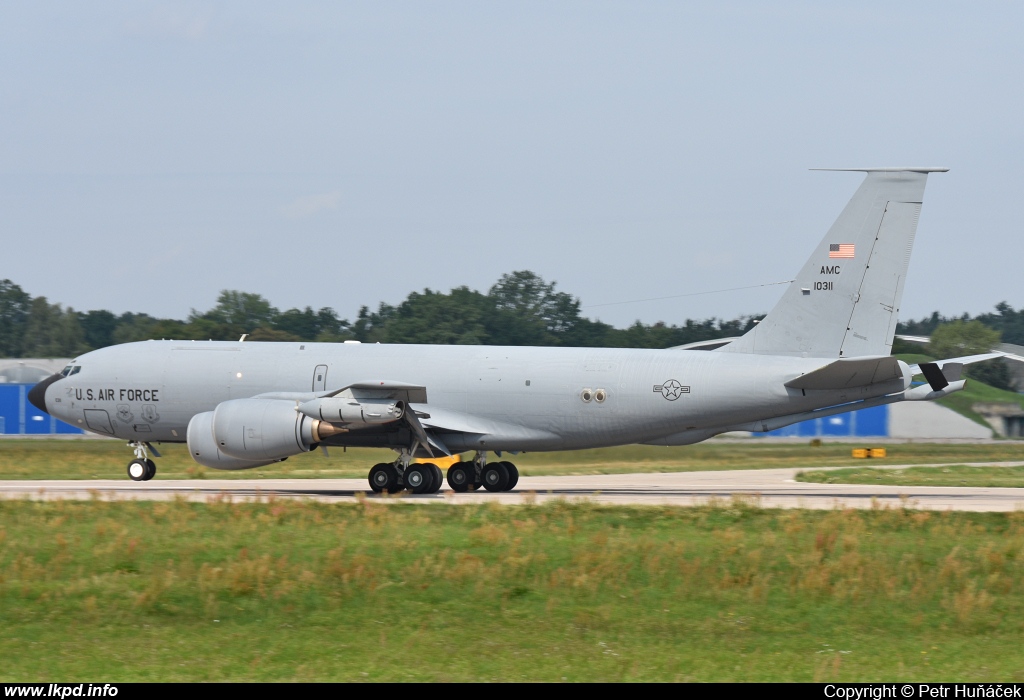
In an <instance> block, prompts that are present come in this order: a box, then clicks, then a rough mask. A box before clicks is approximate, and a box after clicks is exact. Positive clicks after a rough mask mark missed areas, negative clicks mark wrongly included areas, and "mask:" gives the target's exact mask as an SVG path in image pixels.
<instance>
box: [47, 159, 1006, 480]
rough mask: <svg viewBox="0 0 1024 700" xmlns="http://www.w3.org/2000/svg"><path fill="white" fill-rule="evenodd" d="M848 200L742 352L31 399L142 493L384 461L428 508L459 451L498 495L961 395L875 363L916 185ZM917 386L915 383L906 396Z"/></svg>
mask: <svg viewBox="0 0 1024 700" xmlns="http://www.w3.org/2000/svg"><path fill="white" fill-rule="evenodd" d="M848 170H857V171H863V172H866V173H867V175H866V177H865V179H864V181H863V183H862V184H861V186H860V188H859V189H858V190H857V192H856V193H855V194H854V195H853V198H852V199H851V200H850V202H849V203H848V204H847V206H846V208H845V209H844V210H843V212H842V213H841V214H840V215H839V218H838V219H837V220H836V222H835V224H833V226H832V228H830V229H829V231H828V233H827V234H826V235H825V238H824V239H822V241H821V242H820V243H819V244H818V245H817V247H816V248H815V249H814V252H813V253H812V254H811V257H810V258H809V259H808V261H807V262H806V264H805V265H804V266H803V269H801V270H800V273H799V274H798V275H797V277H796V279H795V280H794V281H793V282H792V283H791V285H790V286H789V287H788V289H787V291H786V292H785V293H784V295H783V297H782V299H781V300H780V301H779V302H778V304H777V305H776V306H775V307H774V308H773V309H772V311H771V313H769V314H768V315H767V316H766V317H765V318H764V319H762V320H761V322H760V323H759V324H758V325H756V326H755V327H754V328H753V329H752V330H750V331H749V332H748V333H746V334H745V335H743V336H742V337H739V338H735V339H731V340H722V341H717V342H715V343H710V344H704V345H703V347H702V348H699V349H695V348H689V347H685V346H684V347H683V348H669V349H665V350H633V349H611V348H560V347H487V346H435V345H381V344H360V343H357V342H353V341H348V342H345V343H257V342H243V341H244V337H243V339H242V341H240V342H214V341H209V342H197V341H145V342H139V343H127V344H124V345H117V346H113V347H108V348H103V349H100V350H95V351H93V352H90V353H87V354H85V355H82V356H81V357H78V358H76V359H74V360H72V362H71V364H69V365H68V366H67V367H66V368H65V369H64V371H62V372H61V373H60V374H56V375H54V376H52V377H50V378H48V379H46V380H45V381H43V382H41V383H39V384H38V385H36V386H35V387H34V388H33V389H32V391H31V392H30V393H29V399H30V400H31V401H32V403H33V404H35V405H36V406H37V407H39V408H40V409H41V410H44V411H47V412H48V413H50V414H52V415H54V416H56V417H58V418H60V419H61V420H63V421H66V422H68V423H71V424H72V425H77V426H80V427H82V428H84V429H86V430H89V431H92V432H94V433H98V434H100V435H108V436H112V437H116V438H121V439H127V440H128V441H129V446H131V447H134V449H135V456H136V458H135V459H134V460H133V461H132V462H131V463H130V464H129V465H128V476H129V477H130V478H132V479H133V480H136V481H145V480H148V479H151V478H153V476H154V474H155V473H156V466H155V463H154V462H153V460H152V459H150V458H149V452H150V451H152V452H153V454H154V455H155V456H157V457H159V453H158V452H157V450H156V449H154V448H153V446H152V443H159V442H187V443H188V449H189V453H190V454H191V455H192V458H193V459H194V460H195V461H196V462H198V463H199V464H202V465H204V466H207V467H213V468H215V469H231V470H234V469H250V468H253V467H259V466H263V465H266V464H271V463H273V462H279V461H282V460H284V459H287V458H289V457H291V456H294V455H298V454H301V453H303V452H310V451H312V450H314V449H315V448H316V447H317V446H335V445H337V446H361V447H385V448H390V449H392V450H394V451H395V452H397V453H398V458H397V459H396V460H395V461H394V462H382V463H380V464H377V465H375V466H374V467H373V468H372V469H371V470H370V473H369V482H370V487H371V488H372V489H373V491H375V492H382V491H385V492H396V491H400V490H406V489H407V490H410V491H412V492H414V493H431V492H436V491H437V490H438V489H440V488H441V486H442V484H443V477H442V474H441V470H440V469H438V468H437V467H435V466H433V465H431V464H423V463H417V462H414V461H413V460H414V458H416V457H422V456H433V455H440V454H446V455H452V454H456V453H463V452H467V451H475V453H476V454H475V457H474V458H473V459H472V460H471V461H460V462H457V463H456V464H455V465H453V466H452V467H450V468H449V469H448V475H447V481H448V485H449V486H450V487H451V488H452V489H454V490H455V491H467V490H471V489H476V488H479V487H480V486H483V487H484V488H485V489H488V490H490V491H503V490H509V489H512V488H513V487H514V486H515V484H516V482H517V481H518V478H519V473H518V471H517V469H516V467H515V466H514V465H513V464H512V463H511V462H508V461H491V462H488V461H487V453H488V452H493V453H494V454H495V455H497V456H498V457H499V459H501V458H502V455H503V453H504V452H510V453H513V454H516V453H518V452H520V451H549V450H574V449H584V448H592V447H605V446H611V445H624V444H634V443H643V444H649V445H687V444H692V443H696V442H700V441H702V440H706V439H708V438H710V437H711V436H713V435H717V434H719V433H723V432H726V431H733V430H744V431H755V432H759V431H769V430H774V429H776V428H781V427H783V426H785V425H789V424H791V423H796V422H798V421H803V420H807V419H810V418H816V417H821V416H830V415H834V414H838V413H843V412H846V411H852V410H856V409H860V408H866V407H869V406H878V405H881V404H889V403H894V402H897V401H922V400H931V399H937V398H940V397H942V396H946V395H948V394H950V393H952V392H954V391H958V390H960V389H962V388H963V387H964V380H963V379H961V378H960V374H961V370H962V369H963V365H964V364H965V363H969V362H977V361H981V360H985V359H990V358H993V357H998V356H999V353H990V354H986V355H977V356H971V357H964V358H955V359H951V360H945V361H941V362H936V363H926V364H921V365H920V366H917V365H907V363H905V362H902V361H899V360H897V359H896V358H894V357H892V356H891V355H890V352H891V348H892V341H893V334H894V332H895V328H896V320H897V317H898V315H899V306H900V299H901V298H902V295H903V284H904V281H905V279H906V274H907V266H908V264H909V261H910V252H911V247H912V245H913V241H914V234H915V231H916V229H917V222H918V216H919V214H920V212H921V202H922V200H923V196H924V188H925V182H926V180H927V178H928V173H931V172H945V171H946V169H945V168H849V169H848ZM917 374H923V375H924V377H925V379H926V380H927V383H923V384H921V385H919V386H915V385H914V384H913V382H912V377H914V376H915V375H917Z"/></svg>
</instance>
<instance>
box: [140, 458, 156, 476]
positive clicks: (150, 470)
mask: <svg viewBox="0 0 1024 700" xmlns="http://www.w3.org/2000/svg"><path fill="white" fill-rule="evenodd" d="M154 476H156V462H154V461H153V460H151V459H147V460H146V475H145V476H144V477H142V480H143V481H149V480H150V479H152V478H153V477H154Z"/></svg>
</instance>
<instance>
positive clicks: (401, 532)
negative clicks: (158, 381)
mask: <svg viewBox="0 0 1024 700" xmlns="http://www.w3.org/2000/svg"><path fill="white" fill-rule="evenodd" d="M0 628H2V629H3V634H2V635H0V655H2V658H3V659H4V661H3V663H2V664H0V680H2V681H5V682H12V681H47V680H52V679H55V678H56V679H60V680H62V681H67V682H71V681H83V680H85V681H95V680H97V679H99V680H101V681H112V682H113V681H122V682H123V681H158V680H159V681H224V680H233V681H290V680H306V681H339V680H340V681H345V680H369V681H381V680H383V681H395V680H442V681H473V680H502V681H514V680H542V681H560V680H566V681H615V680H651V681H665V680H692V681H737V680H739V681H825V680H839V681H882V680H885V681H890V682H891V681H917V680H940V679H941V680H944V681H1021V680H1024V649H1022V648H1021V645H1020V639H1021V635H1022V633H1024V514H1021V513H1011V514H968V513H952V512H946V513H928V512H916V511H909V510H902V509H896V510H876V511H831V512H801V511H788V512H787V511H771V510H760V509H756V508H753V507H750V506H747V505H744V504H743V503H741V502H738V501H737V502H724V503H721V504H719V505H717V506H710V507H701V508H690V509H678V508H611V507H601V506H596V505H592V504H579V503H576V504H571V503H565V502H555V503H551V504H547V505H543V506H504V507H503V506H498V505H493V504H491V505H481V506H460V507H450V508H448V507H436V506H423V505H409V504H401V503H387V502H384V503H382V502H380V501H374V500H366V501H363V502H361V503H358V504H353V505H327V504H318V503H313V502H304V501H277V502H274V501H271V502H263V503H230V502H226V501H213V502H210V503H208V504H194V503H185V502H181V501H175V502H164V503H159V502H103V501H93V502H71V501H54V502H30V501H3V502H0Z"/></svg>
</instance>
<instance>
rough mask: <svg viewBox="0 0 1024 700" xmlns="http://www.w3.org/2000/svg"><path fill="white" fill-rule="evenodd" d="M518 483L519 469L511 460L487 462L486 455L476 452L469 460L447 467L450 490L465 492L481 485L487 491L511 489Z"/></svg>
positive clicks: (474, 489)
mask: <svg viewBox="0 0 1024 700" xmlns="http://www.w3.org/2000/svg"><path fill="white" fill-rule="evenodd" d="M517 483H519V470H518V469H516V465H514V464H512V462H491V463H488V462H487V455H486V454H485V453H483V452H478V453H477V455H476V459H474V460H473V461H471V462H456V463H455V464H453V465H452V466H450V467H448V485H449V486H451V487H452V491H456V492H458V493H465V492H467V491H476V490H477V489H478V488H480V487H481V486H483V487H484V488H485V489H487V490H488V491H511V490H512V489H514V488H515V487H516V484H517Z"/></svg>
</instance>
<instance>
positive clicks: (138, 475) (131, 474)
mask: <svg viewBox="0 0 1024 700" xmlns="http://www.w3.org/2000/svg"><path fill="white" fill-rule="evenodd" d="M128 447H133V448H135V459H133V460H132V461H131V462H129V463H128V478H129V479H131V480H132V481H149V480H150V479H152V478H153V477H154V476H156V462H154V461H153V460H151V459H150V458H149V452H148V451H147V449H146V448H147V447H149V449H152V450H153V454H155V455H156V456H157V457H159V456H160V454H159V453H158V452H157V451H156V449H155V448H153V447H152V446H151V445H147V444H146V443H144V442H129V443H128Z"/></svg>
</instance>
